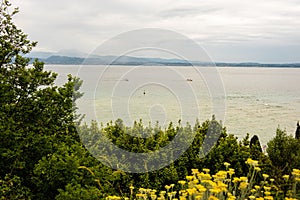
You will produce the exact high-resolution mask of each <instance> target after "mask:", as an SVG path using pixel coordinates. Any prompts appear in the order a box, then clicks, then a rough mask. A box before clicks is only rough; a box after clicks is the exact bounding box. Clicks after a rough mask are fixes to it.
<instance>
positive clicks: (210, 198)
mask: <svg viewBox="0 0 300 200" xmlns="http://www.w3.org/2000/svg"><path fill="white" fill-rule="evenodd" d="M208 200H219V199H218V198H217V197H215V196H209V198H208Z"/></svg>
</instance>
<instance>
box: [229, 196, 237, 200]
mask: <svg viewBox="0 0 300 200" xmlns="http://www.w3.org/2000/svg"><path fill="white" fill-rule="evenodd" d="M235 199H236V197H235V196H230V197H228V199H227V200H235Z"/></svg>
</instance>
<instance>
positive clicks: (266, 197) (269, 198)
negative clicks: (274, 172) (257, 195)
mask: <svg viewBox="0 0 300 200" xmlns="http://www.w3.org/2000/svg"><path fill="white" fill-rule="evenodd" d="M265 199H267V200H273V197H272V196H265Z"/></svg>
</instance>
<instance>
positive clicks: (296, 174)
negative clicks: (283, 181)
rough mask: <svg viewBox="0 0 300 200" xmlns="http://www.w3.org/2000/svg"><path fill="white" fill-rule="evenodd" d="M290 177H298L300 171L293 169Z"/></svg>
mask: <svg viewBox="0 0 300 200" xmlns="http://www.w3.org/2000/svg"><path fill="white" fill-rule="evenodd" d="M292 175H294V176H300V169H293V172H292Z"/></svg>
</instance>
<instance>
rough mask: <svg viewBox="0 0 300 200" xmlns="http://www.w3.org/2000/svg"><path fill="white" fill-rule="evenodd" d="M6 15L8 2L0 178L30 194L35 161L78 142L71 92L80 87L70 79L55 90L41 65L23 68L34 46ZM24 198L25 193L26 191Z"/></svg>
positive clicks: (2, 45)
mask: <svg viewBox="0 0 300 200" xmlns="http://www.w3.org/2000/svg"><path fill="white" fill-rule="evenodd" d="M10 12H11V11H10V3H9V2H8V1H6V0H4V1H2V2H1V9H0V33H1V34H0V49H1V51H0V155H1V162H0V178H1V179H2V180H4V181H5V182H9V181H10V180H9V178H11V181H12V182H14V181H17V182H18V184H21V185H22V187H24V188H29V189H33V188H35V187H36V186H35V184H36V182H33V181H32V179H31V177H32V176H33V170H34V168H35V165H36V164H37V163H38V161H39V160H41V159H42V158H43V157H45V156H47V155H50V154H53V153H55V152H56V151H57V150H58V149H60V148H61V146H60V145H61V144H62V143H66V144H71V143H74V142H78V141H79V137H78V136H77V134H76V129H75V124H74V123H75V122H74V118H75V114H74V107H73V102H74V101H75V99H76V98H77V97H78V96H80V94H79V93H78V91H75V90H74V88H76V87H75V86H77V85H80V84H81V82H80V81H79V80H78V79H76V78H73V77H71V76H70V77H69V79H68V82H67V83H66V84H65V85H63V86H62V87H57V86H55V85H54V81H55V79H56V74H55V73H52V72H47V71H44V69H43V67H44V65H43V63H41V62H39V61H37V60H36V61H35V62H34V63H33V66H28V63H29V61H30V60H29V59H28V58H24V57H23V56H22V55H24V54H27V53H29V52H30V51H31V49H32V48H33V47H34V46H35V45H36V42H31V41H30V40H28V38H27V35H26V34H24V33H23V32H22V31H21V30H20V29H18V28H17V27H16V26H15V25H14V23H13V21H12V17H13V16H14V15H15V14H16V13H17V12H18V9H14V10H13V11H12V12H11V13H10ZM77 88H78V87H77ZM24 194H28V192H27V189H24ZM2 195H4V196H5V195H6V193H5V194H2ZM7 195H9V193H7ZM20 195H21V194H20ZM7 198H9V196H8V197H7ZM11 198H12V197H11ZM24 198H25V197H24ZM28 198H29V197H28Z"/></svg>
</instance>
